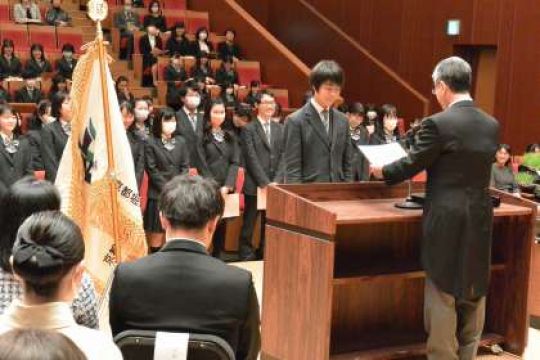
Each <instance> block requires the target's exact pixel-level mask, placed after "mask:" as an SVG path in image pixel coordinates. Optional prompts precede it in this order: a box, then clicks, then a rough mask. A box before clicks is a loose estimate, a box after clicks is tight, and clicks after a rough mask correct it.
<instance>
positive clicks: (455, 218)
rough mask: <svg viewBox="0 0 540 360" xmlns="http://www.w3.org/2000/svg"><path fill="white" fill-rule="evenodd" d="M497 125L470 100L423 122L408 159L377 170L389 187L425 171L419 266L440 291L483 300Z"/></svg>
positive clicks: (487, 267)
mask: <svg viewBox="0 0 540 360" xmlns="http://www.w3.org/2000/svg"><path fill="white" fill-rule="evenodd" d="M498 132H499V125H498V123H497V121H496V120H495V119H493V118H492V117H490V116H489V115H487V114H485V113H484V112H482V111H481V110H480V109H478V108H477V107H476V106H475V105H474V103H473V102H472V101H461V102H459V103H456V104H454V105H453V106H451V107H450V108H448V109H447V110H446V111H443V112H441V113H438V114H436V115H433V116H431V117H428V118H426V119H425V120H423V122H422V125H421V128H420V130H419V131H418V133H417V140H416V145H415V146H414V147H413V150H412V152H411V153H410V154H409V156H408V157H406V158H403V159H401V160H399V161H397V162H394V163H392V164H390V165H387V166H385V167H384V168H383V174H384V178H385V179H386V181H387V183H389V184H394V183H398V182H400V181H403V180H405V179H408V178H411V177H412V176H414V175H416V174H417V173H419V172H420V171H422V170H424V169H427V173H428V179H427V187H426V200H425V205H424V219H423V239H422V263H423V266H424V268H425V270H426V272H427V275H428V276H429V278H430V279H431V280H432V281H433V282H434V283H435V285H437V287H439V288H440V289H441V290H442V291H444V292H446V293H448V294H452V295H454V296H455V297H458V298H466V299H475V298H478V297H481V296H485V295H486V293H487V290H488V282H489V281H488V280H489V274H490V262H491V253H490V249H491V232H492V222H493V209H492V205H491V200H490V196H489V191H488V187H489V183H490V175H491V164H492V162H493V158H494V155H495V151H496V149H497V143H498Z"/></svg>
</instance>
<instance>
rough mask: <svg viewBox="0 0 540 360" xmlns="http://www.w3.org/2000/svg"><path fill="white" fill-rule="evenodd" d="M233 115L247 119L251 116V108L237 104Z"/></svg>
mask: <svg viewBox="0 0 540 360" xmlns="http://www.w3.org/2000/svg"><path fill="white" fill-rule="evenodd" d="M234 115H236V116H240V117H247V118H248V119H249V118H251V116H252V115H253V108H252V107H251V105H249V104H238V105H237V106H236V108H235V109H234Z"/></svg>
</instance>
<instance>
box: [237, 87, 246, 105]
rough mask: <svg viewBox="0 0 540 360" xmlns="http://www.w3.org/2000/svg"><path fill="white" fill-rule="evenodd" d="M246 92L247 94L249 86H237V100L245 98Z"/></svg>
mask: <svg viewBox="0 0 540 360" xmlns="http://www.w3.org/2000/svg"><path fill="white" fill-rule="evenodd" d="M248 94H249V88H247V87H239V88H238V90H237V91H236V98H237V99H238V101H240V102H242V101H244V100H245V99H246V97H247V96H248Z"/></svg>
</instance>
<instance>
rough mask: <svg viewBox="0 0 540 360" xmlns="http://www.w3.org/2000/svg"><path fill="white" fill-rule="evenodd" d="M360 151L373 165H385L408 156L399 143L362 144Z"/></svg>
mask: <svg viewBox="0 0 540 360" xmlns="http://www.w3.org/2000/svg"><path fill="white" fill-rule="evenodd" d="M358 148H359V149H360V151H361V152H362V153H363V154H364V156H365V157H366V159H367V160H368V161H369V163H370V164H371V165H372V166H376V167H383V166H385V165H388V164H391V163H393V162H394V161H396V160H399V159H401V158H404V157H406V156H407V153H406V152H405V150H404V149H403V148H402V147H401V145H399V143H397V142H395V143H391V144H384V145H360V146H358Z"/></svg>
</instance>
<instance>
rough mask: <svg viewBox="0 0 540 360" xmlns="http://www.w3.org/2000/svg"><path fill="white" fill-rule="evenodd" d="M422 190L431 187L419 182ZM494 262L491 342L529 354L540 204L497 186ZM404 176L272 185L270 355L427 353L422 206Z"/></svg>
mask: <svg viewBox="0 0 540 360" xmlns="http://www.w3.org/2000/svg"><path fill="white" fill-rule="evenodd" d="M414 191H415V192H417V193H418V192H423V185H422V184H416V185H414ZM493 193H494V194H497V195H499V196H501V199H502V204H501V206H500V207H499V208H497V209H496V210H495V219H494V229H493V252H492V253H493V256H492V258H493V260H492V264H493V265H492V273H491V286H490V292H489V295H488V305H487V314H486V326H485V335H484V337H483V339H482V344H483V345H492V344H495V343H497V344H500V345H501V346H502V347H503V349H504V350H505V351H507V352H510V353H513V354H517V355H521V354H522V353H523V351H524V349H525V345H526V342H527V332H528V319H527V304H528V301H527V296H528V284H529V282H528V281H529V268H530V257H531V247H532V241H533V224H534V220H535V218H536V205H535V204H533V203H530V202H528V201H526V200H522V199H519V198H515V197H512V196H510V195H506V194H503V193H500V192H498V191H496V190H493ZM406 194H407V186H406V185H404V184H402V185H398V186H394V187H388V186H386V185H385V184H383V183H355V184H312V185H278V186H271V187H269V189H268V198H267V213H266V215H267V220H268V223H267V228H266V241H267V243H266V249H265V264H264V292H263V312H262V359H280V360H320V359H333V360H338V359H339V360H345V359H393V358H408V357H415V356H421V355H423V354H424V353H425V339H426V334H425V333H424V327H423V293H424V279H425V272H424V271H422V268H421V265H420V241H421V216H422V212H421V210H412V211H411V210H400V209H397V208H395V207H394V204H395V203H396V202H397V201H399V200H402V199H403V198H404V197H405V196H406Z"/></svg>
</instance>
